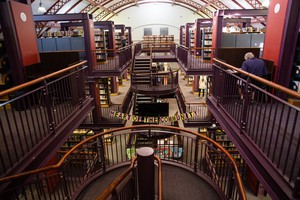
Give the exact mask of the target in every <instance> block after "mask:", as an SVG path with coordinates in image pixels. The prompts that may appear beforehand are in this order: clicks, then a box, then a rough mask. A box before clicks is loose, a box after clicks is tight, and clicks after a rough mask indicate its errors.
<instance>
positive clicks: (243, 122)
mask: <svg viewBox="0 0 300 200" xmlns="http://www.w3.org/2000/svg"><path fill="white" fill-rule="evenodd" d="M249 81H250V80H249V78H248V79H247V83H246V84H244V83H242V95H243V97H244V103H243V108H242V119H241V122H240V133H241V134H242V133H243V132H244V131H245V130H246V128H247V122H246V119H247V113H248V108H249V105H250V101H251V88H250V86H249ZM243 88H244V89H243Z"/></svg>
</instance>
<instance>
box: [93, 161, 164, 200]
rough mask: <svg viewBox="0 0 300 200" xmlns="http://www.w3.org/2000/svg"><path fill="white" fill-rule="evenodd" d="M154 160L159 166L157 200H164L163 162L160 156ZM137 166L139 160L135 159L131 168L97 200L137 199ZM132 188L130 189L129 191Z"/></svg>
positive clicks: (115, 180)
mask: <svg viewBox="0 0 300 200" xmlns="http://www.w3.org/2000/svg"><path fill="white" fill-rule="evenodd" d="M154 159H155V160H156V162H157V165H158V175H157V176H158V178H157V186H158V189H157V190H158V192H157V193H158V194H157V199H158V200H162V199H163V198H162V162H161V159H160V158H159V157H158V156H154ZM135 165H138V163H137V158H136V157H135V158H134V159H133V160H132V161H131V164H130V167H129V168H128V169H126V170H125V171H124V172H123V173H122V174H121V175H120V176H118V177H117V178H115V179H114V181H113V182H112V183H111V184H110V185H109V186H108V187H107V188H106V189H105V190H104V191H103V192H102V193H101V194H100V195H99V196H98V197H97V200H104V199H108V198H111V199H117V197H119V198H118V199H120V200H129V199H135V197H136V195H137V194H135V193H134V192H133V191H135V190H136V188H135V185H136V184H138V183H136V177H135V176H136V172H135V168H136V167H135ZM129 188H130V189H129Z"/></svg>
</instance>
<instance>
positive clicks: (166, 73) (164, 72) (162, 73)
mask: <svg viewBox="0 0 300 200" xmlns="http://www.w3.org/2000/svg"><path fill="white" fill-rule="evenodd" d="M178 71H179V69H177V70H174V71H172V72H170V71H168V72H166V71H159V72H156V73H149V72H138V73H137V72H130V74H133V75H141V76H144V75H169V74H170V73H173V74H176V73H177V72H178Z"/></svg>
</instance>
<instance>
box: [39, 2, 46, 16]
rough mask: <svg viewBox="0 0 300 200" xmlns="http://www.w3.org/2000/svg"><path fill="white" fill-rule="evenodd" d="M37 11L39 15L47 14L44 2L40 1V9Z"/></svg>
mask: <svg viewBox="0 0 300 200" xmlns="http://www.w3.org/2000/svg"><path fill="white" fill-rule="evenodd" d="M37 11H38V12H39V13H45V12H46V8H45V7H44V6H43V4H42V0H41V1H40V4H39V8H38V10H37Z"/></svg>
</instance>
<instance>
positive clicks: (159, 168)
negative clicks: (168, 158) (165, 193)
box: [154, 155, 163, 200]
mask: <svg viewBox="0 0 300 200" xmlns="http://www.w3.org/2000/svg"><path fill="white" fill-rule="evenodd" d="M154 159H155V160H156V161H157V163H158V180H157V182H158V200H162V199H163V198H162V169H161V165H162V164H161V159H160V158H159V157H158V156H156V155H154Z"/></svg>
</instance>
